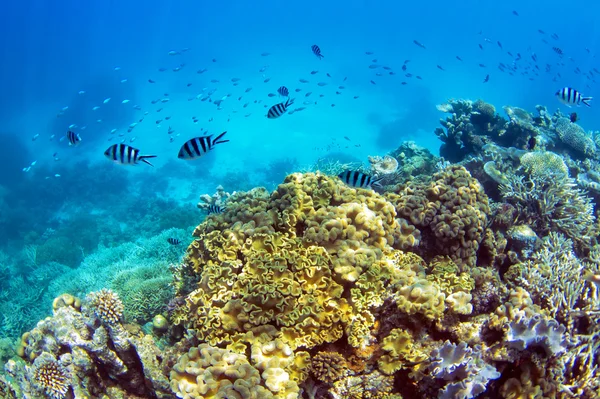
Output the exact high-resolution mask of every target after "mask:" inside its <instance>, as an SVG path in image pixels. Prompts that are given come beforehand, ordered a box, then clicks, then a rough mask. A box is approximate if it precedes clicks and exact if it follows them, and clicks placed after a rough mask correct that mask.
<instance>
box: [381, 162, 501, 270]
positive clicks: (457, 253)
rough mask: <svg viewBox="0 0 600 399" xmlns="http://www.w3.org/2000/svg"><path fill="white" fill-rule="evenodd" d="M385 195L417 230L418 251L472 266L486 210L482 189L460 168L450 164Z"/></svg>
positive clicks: (460, 264)
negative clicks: (426, 180)
mask: <svg viewBox="0 0 600 399" xmlns="http://www.w3.org/2000/svg"><path fill="white" fill-rule="evenodd" d="M385 197H386V198H387V199H388V200H389V201H390V202H392V203H393V204H394V205H395V207H396V210H397V212H398V215H399V216H400V217H401V218H403V219H405V220H406V221H408V222H409V223H411V224H412V225H414V226H416V227H417V228H418V229H419V230H420V233H421V245H420V246H419V248H418V250H419V251H422V253H423V254H425V253H427V254H428V255H429V254H432V253H433V254H436V255H448V256H450V257H451V258H452V260H453V261H454V262H455V263H456V264H457V265H458V266H459V267H460V268H461V270H462V269H464V268H466V267H472V266H475V263H476V260H477V256H476V255H477V250H478V248H479V244H480V243H481V241H482V239H483V238H484V230H485V228H486V225H487V219H488V214H489V213H490V210H489V206H488V198H487V195H486V194H485V193H484V191H483V188H482V187H481V185H480V184H479V182H478V181H477V180H476V179H475V178H473V177H472V176H471V174H470V173H469V172H468V171H467V170H466V169H465V168H464V167H462V166H450V167H448V168H446V169H444V170H443V171H440V172H438V173H436V174H434V175H433V177H432V181H431V182H430V183H429V184H424V183H418V182H409V183H408V185H407V186H405V187H404V188H401V189H400V190H398V191H397V192H395V193H387V194H386V195H385ZM423 244H424V245H423ZM429 256H431V255H429Z"/></svg>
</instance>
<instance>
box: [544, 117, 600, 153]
mask: <svg viewBox="0 0 600 399" xmlns="http://www.w3.org/2000/svg"><path fill="white" fill-rule="evenodd" d="M554 128H555V129H556V133H557V134H558V137H559V138H560V139H561V141H562V142H563V143H565V144H566V145H567V146H569V147H571V148H572V149H574V150H576V151H578V152H580V153H583V154H585V155H594V154H595V153H596V144H595V143H594V140H592V138H591V137H589V136H588V135H587V134H586V133H585V130H583V129H582V128H581V126H579V125H578V124H576V123H573V122H571V120H570V119H569V118H558V120H557V121H556V123H555V125H554Z"/></svg>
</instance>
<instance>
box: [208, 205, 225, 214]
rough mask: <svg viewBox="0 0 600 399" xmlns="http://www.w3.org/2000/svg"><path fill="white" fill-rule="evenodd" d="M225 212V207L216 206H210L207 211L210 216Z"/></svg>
mask: <svg viewBox="0 0 600 399" xmlns="http://www.w3.org/2000/svg"><path fill="white" fill-rule="evenodd" d="M223 212H225V207H224V206H221V205H216V204H212V205H209V206H208V208H207V209H206V213H208V214H209V215H212V214H213V213H214V214H217V215H218V214H221V213H223Z"/></svg>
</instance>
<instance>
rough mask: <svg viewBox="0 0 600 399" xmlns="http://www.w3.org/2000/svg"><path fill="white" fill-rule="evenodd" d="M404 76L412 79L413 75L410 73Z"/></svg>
mask: <svg viewBox="0 0 600 399" xmlns="http://www.w3.org/2000/svg"><path fill="white" fill-rule="evenodd" d="M404 76H406V77H407V78H412V76H413V74H412V73H407V74H405V75H404Z"/></svg>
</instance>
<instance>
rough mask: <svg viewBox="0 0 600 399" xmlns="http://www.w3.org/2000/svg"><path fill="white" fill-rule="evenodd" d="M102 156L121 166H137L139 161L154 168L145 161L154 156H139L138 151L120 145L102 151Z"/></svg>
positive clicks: (154, 156) (125, 145)
mask: <svg viewBox="0 0 600 399" xmlns="http://www.w3.org/2000/svg"><path fill="white" fill-rule="evenodd" d="M104 155H105V156H106V157H107V158H108V159H110V160H111V161H114V162H116V163H118V164H121V165H137V164H138V162H140V161H141V162H144V163H147V164H148V165H150V166H154V165H152V164H151V163H150V162H148V160H147V159H148V158H156V155H140V150H138V149H137V148H133V147H131V146H128V145H127V144H122V143H121V144H113V145H111V146H110V147H108V149H107V150H106V151H104Z"/></svg>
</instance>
